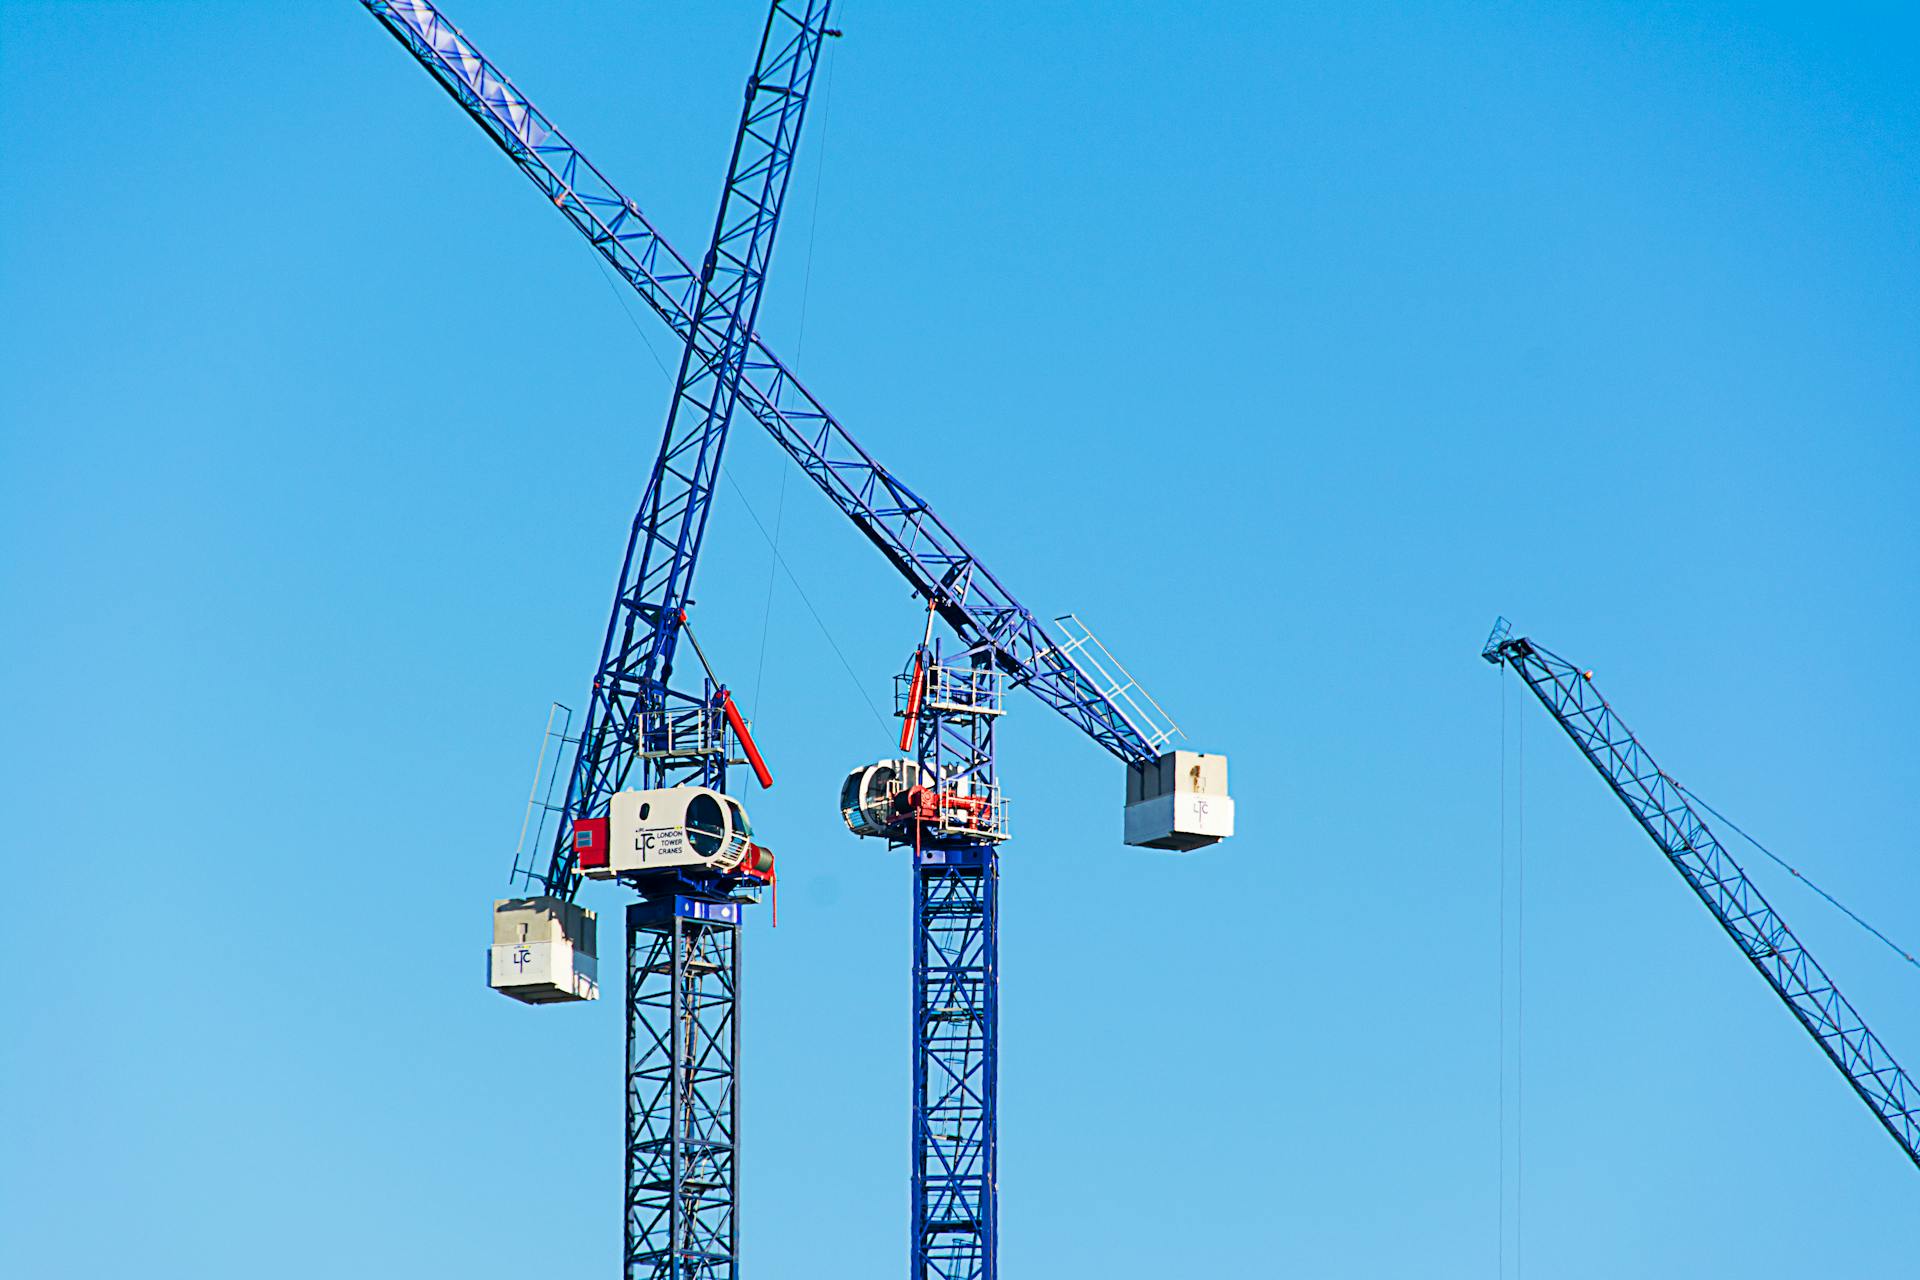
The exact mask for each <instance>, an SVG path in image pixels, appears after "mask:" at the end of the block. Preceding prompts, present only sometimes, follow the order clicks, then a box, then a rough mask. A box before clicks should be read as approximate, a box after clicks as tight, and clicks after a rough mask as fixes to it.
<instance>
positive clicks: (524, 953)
mask: <svg viewBox="0 0 1920 1280" xmlns="http://www.w3.org/2000/svg"><path fill="white" fill-rule="evenodd" d="M532 961H533V951H532V949H531V948H529V947H515V948H514V949H513V971H514V972H515V973H525V972H526V971H527V965H529V964H530V963H532Z"/></svg>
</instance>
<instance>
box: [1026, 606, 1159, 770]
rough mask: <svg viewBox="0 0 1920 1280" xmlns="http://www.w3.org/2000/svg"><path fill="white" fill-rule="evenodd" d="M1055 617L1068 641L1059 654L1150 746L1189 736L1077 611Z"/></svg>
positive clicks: (1156, 747)
mask: <svg viewBox="0 0 1920 1280" xmlns="http://www.w3.org/2000/svg"><path fill="white" fill-rule="evenodd" d="M1054 621H1055V622H1056V623H1058V624H1059V626H1060V631H1061V634H1062V635H1064V636H1065V637H1066V643H1065V644H1063V645H1061V646H1059V653H1060V656H1061V657H1063V658H1065V659H1066V660H1067V661H1068V662H1069V663H1070V664H1072V666H1073V669H1074V670H1075V671H1078V672H1079V673H1080V674H1081V675H1083V676H1085V677H1086V679H1087V683H1089V684H1091V685H1092V686H1093V687H1094V688H1096V689H1098V690H1099V691H1100V694H1101V696H1102V697H1104V698H1105V699H1106V700H1107V701H1108V702H1109V703H1110V704H1112V706H1113V709H1114V710H1115V711H1117V712H1119V714H1120V718H1121V719H1122V720H1125V721H1126V722H1127V723H1128V724H1130V725H1132V726H1133V728H1134V731H1135V732H1137V733H1138V734H1139V735H1140V736H1141V737H1142V738H1145V739H1146V740H1147V745H1148V746H1150V747H1152V748H1153V749H1154V750H1155V751H1158V750H1160V749H1161V748H1162V747H1164V746H1166V745H1167V743H1169V742H1171V741H1173V740H1174V739H1175V738H1184V737H1186V736H1187V735H1186V733H1185V732H1184V731H1183V730H1182V729H1181V728H1180V726H1179V725H1177V724H1175V723H1174V722H1173V717H1172V716H1170V715H1168V714H1167V713H1166V711H1165V710H1164V709H1163V708H1162V707H1161V706H1160V704H1159V703H1158V702H1155V701H1154V700H1153V695H1152V694H1150V693H1148V692H1147V691H1146V690H1145V689H1143V688H1141V687H1140V682H1139V681H1138V680H1136V679H1134V678H1133V673H1132V672H1130V671H1128V670H1127V669H1126V668H1125V667H1123V666H1121V665H1120V660H1119V659H1118V658H1116V657H1114V656H1113V654H1112V653H1110V652H1108V650H1107V646H1106V645H1104V644H1102V643H1100V638H1099V637H1098V636H1096V635H1094V634H1093V629H1092V628H1091V627H1089V626H1088V625H1087V624H1086V623H1084V622H1082V621H1080V618H1079V615H1078V614H1072V613H1063V614H1061V615H1060V616H1059V617H1057V618H1055V619H1054Z"/></svg>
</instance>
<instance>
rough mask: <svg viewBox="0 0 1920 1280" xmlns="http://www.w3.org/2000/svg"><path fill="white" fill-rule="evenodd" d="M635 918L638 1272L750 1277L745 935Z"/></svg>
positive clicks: (630, 1103)
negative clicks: (743, 1098) (744, 1236)
mask: <svg viewBox="0 0 1920 1280" xmlns="http://www.w3.org/2000/svg"><path fill="white" fill-rule="evenodd" d="M673 906H674V904H673V903H672V902H671V901H668V902H662V903H637V904H635V905H634V906H632V907H630V908H629V909H628V912H627V1192H626V1275H627V1276H628V1277H629V1278H630V1280H639V1278H640V1277H648V1278H650V1280H652V1278H658V1280H734V1277H736V1276H737V1275H738V1273H739V1254H740V1227H739V1220H738V1218H737V1217H736V1215H735V1212H734V1206H735V1205H736V1204H737V1203H738V1190H739V1186H738V1164H737V1155H738V1146H737V1143H736V1138H737V1135H738V1132H739V1095H738V1092H737V1090H736V1088H735V1079H736V1077H735V1069H736V1064H737V1062H738V1056H739V1048H740V1043H739V1026H740V1023H739V1018H738V1007H737V1005H738V994H739V984H740V937H739V928H738V926H737V925H735V924H731V923H712V922H707V921H700V920H690V919H687V918H686V917H685V916H683V915H681V914H679V912H677V911H674V910H673V909H672V908H673Z"/></svg>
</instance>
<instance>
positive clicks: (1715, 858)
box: [1481, 619, 1920, 1166]
mask: <svg viewBox="0 0 1920 1280" xmlns="http://www.w3.org/2000/svg"><path fill="white" fill-rule="evenodd" d="M1481 656H1483V657H1484V658H1486V660H1487V661H1488V662H1491V663H1493V664H1495V665H1496V666H1498V665H1503V664H1504V665H1505V666H1508V667H1511V668H1512V669H1513V671H1514V673H1515V674H1517V675H1518V676H1519V677H1520V678H1521V679H1522V680H1524V681H1526V683H1527V687H1528V688H1530V689H1532V690H1533V692H1534V694H1535V696H1537V697H1538V698H1539V699H1540V701H1541V703H1542V705H1544V706H1545V707H1546V709H1547V711H1548V712H1549V713H1550V714H1552V716H1553V718H1554V720H1555V721H1556V722H1557V723H1558V724H1559V725H1560V727H1561V728H1562V729H1564V730H1566V732H1567V736H1568V737H1570V738H1572V739H1573V742H1574V745H1575V746H1577V747H1579V748H1580V750H1581V753H1582V754H1584V755H1585V756H1586V757H1587V760H1588V761H1589V762H1590V763H1591V764H1592V765H1593V767H1594V768H1595V769H1596V770H1598V771H1599V774H1600V776H1601V777H1602V778H1604V779H1606V782H1607V785H1608V786H1609V787H1611V788H1612V789H1613V793H1614V794H1615V795H1616V796H1618V797H1619V798H1620V800H1621V802H1622V803H1623V804H1625V805H1626V806H1627V809H1628V811H1629V812H1630V813H1632V814H1633V816H1634V820H1635V821H1637V822H1638V823H1639V824H1640V826H1641V827H1642V828H1643V829H1644V830H1645V831H1646V833H1647V834H1648V835H1649V836H1651V837H1653V842H1654V843H1655V844H1656V845H1658V846H1660V851H1661V852H1662V853H1664V854H1666V855H1667V860H1668V861H1669V862H1671V863H1672V864H1673V866H1674V869H1675V870H1677V871H1678V872H1679V873H1680V875H1681V877H1682V878H1683V879H1685V880H1686V882H1687V884H1688V885H1689V886H1691V887H1692V889H1693V891H1694V893H1695V894H1697V895H1698V896H1699V898H1700V901H1702V902H1703V903H1705V904H1706V906H1707V910H1709V911H1711V912H1712V913H1713V917H1714V919H1716V920H1718V921H1719V922H1720V927H1721V928H1722V929H1724V930H1725V931H1726V933H1727V936H1728V937H1730V938H1732V939H1733V941H1734V942H1735V944H1737V945H1738V946H1739V948H1740V952H1741V954H1742V955H1744V956H1746V958H1747V960H1748V962H1749V963H1751V964H1752V965H1753V967H1754V968H1755V969H1757V970H1759V972H1760V975H1761V976H1762V977H1763V978H1765V979H1766V980H1767V985H1768V986H1770V987H1772V988H1773V990H1774V993H1775V994H1776V995H1778V996H1779V997H1780V999H1781V1001H1782V1002H1783V1003H1785V1005H1786V1006H1787V1008H1788V1009H1790V1010H1792V1012H1793V1016H1794V1017H1795V1018H1796V1019H1797V1020H1798V1021H1799V1023H1800V1025H1801V1026H1803V1027H1805V1028H1806V1030H1807V1033H1808V1034H1809V1035H1811V1036H1812V1037H1813V1039H1814V1042H1815V1043H1817V1044H1818V1045H1819V1046H1820V1048H1821V1050H1822V1051H1824V1052H1825V1053H1826V1055H1827V1057H1828V1058H1829V1059H1831V1060H1832V1062H1833V1065H1834V1066H1836V1067H1838V1068H1839V1069H1840V1072H1841V1074H1842V1075H1844V1076H1846V1078H1847V1082H1848V1083H1849V1084H1851V1085H1852V1086H1853V1090H1854V1092H1855V1093H1857V1094H1859V1095H1860V1099H1861V1101H1863V1102H1865V1103H1866V1104H1867V1106H1868V1107H1869V1108H1871V1109H1872V1111H1873V1113H1874V1115H1875V1116H1876V1117H1878V1118H1879V1120H1880V1123H1881V1124H1882V1125H1884V1126H1885V1127H1886V1130H1887V1132H1888V1133H1890V1134H1892V1135H1893V1140H1894V1141H1895V1142H1897V1143H1899V1144H1900V1148H1901V1150H1902V1151H1904V1152H1906V1154H1907V1158H1908V1159H1909V1160H1911V1161H1913V1163H1914V1164H1915V1165H1916V1166H1920V1086H1916V1084H1915V1083H1914V1080H1913V1078H1912V1077H1911V1076H1909V1075H1908V1074H1907V1073H1906V1072H1905V1071H1904V1070H1902V1069H1901V1067H1900V1064H1899V1063H1897V1062H1895V1061H1894V1060H1893V1055H1892V1054H1890V1053H1889V1052H1888V1051H1887V1047H1886V1046H1885V1045H1884V1044H1882V1043H1880V1039H1879V1037H1878V1036H1876V1035H1874V1033H1873V1032H1872V1031H1871V1030H1869V1029H1868V1027H1867V1025H1866V1022H1865V1021H1864V1020H1863V1019H1862V1018H1861V1017H1860V1014H1859V1013H1858V1011H1856V1010H1855V1009H1854V1007H1853V1006H1852V1005H1851V1004H1849V1003H1848V1002H1847V999H1846V997H1845V996H1843V995H1841V994H1840V989H1839V988H1838V987H1836V986H1835V985H1834V984H1833V980H1832V979H1831V978H1829V977H1828V976H1827V974H1826V971H1825V970H1824V969H1822V968H1821V967H1820V966H1819V964H1818V963H1816V962H1815V960H1814V958H1813V956H1812V955H1810V954H1809V953H1808V952H1807V949H1806V948H1805V947H1804V946H1802V945H1801V944H1800V940H1799V939H1798V938H1797V937H1795V936H1794V934H1793V932H1792V930H1790V929H1788V928H1787V925H1786V922H1785V921H1784V920H1782V919H1781V918H1780V916H1779V915H1778V913H1776V912H1775V911H1774V909H1773V908H1772V906H1770V905H1769V904H1768V902H1767V900H1766V899H1765V898H1764V897H1763V896H1761V893H1760V890H1759V889H1758V888H1757V887H1756V886H1755V885H1754V884H1753V882H1752V881H1751V880H1749V879H1748V878H1747V874H1746V872H1744V871H1743V870H1741V868H1740V865H1739V864H1738V863H1737V862H1735V861H1734V859H1733V855H1732V854H1730V853H1729V852H1728V851H1727V849H1726V847H1725V846H1724V845H1722V844H1721V843H1720V841H1719V839H1718V838H1717V837H1716V836H1715V835H1714V834H1713V831H1712V830H1711V829H1710V828H1709V827H1708V826H1707V824H1706V822H1705V820H1704V819H1703V818H1702V817H1701V816H1700V814H1699V812H1698V811H1696V810H1695V809H1694V807H1693V805H1692V804H1691V803H1689V802H1688V800H1687V797H1686V796H1685V794H1683V792H1682V791H1681V789H1680V786H1679V784H1678V783H1676V782H1674V780H1673V779H1672V778H1671V777H1669V776H1668V775H1667V774H1666V773H1665V772H1663V771H1662V770H1661V768H1660V766H1659V765H1657V764H1655V763H1654V760H1653V757H1652V756H1651V755H1649V754H1648V753H1647V749H1646V748H1645V747H1644V746H1642V745H1641V744H1640V740H1639V739H1638V738H1636V737H1634V735H1633V733H1632V731H1631V730H1629V729H1628V728H1627V726H1626V725H1625V723H1623V722H1622V721H1621V719H1620V717H1619V716H1618V715H1617V714H1616V713H1615V712H1614V710H1613V708H1612V707H1611V706H1609V705H1608V703H1607V701H1606V699H1605V698H1603V697H1601V696H1600V694H1599V691H1598V690H1596V689H1595V688H1594V687H1593V682H1592V680H1591V679H1590V673H1587V672H1584V671H1582V670H1581V669H1580V668H1578V667H1576V666H1574V665H1573V664H1572V663H1570V662H1568V661H1566V660H1565V659H1564V658H1561V657H1559V656H1558V655H1556V654H1553V653H1551V652H1549V651H1547V650H1546V649H1543V648H1541V647H1540V646H1539V645H1537V644H1535V643H1534V642H1533V641H1531V640H1528V639H1526V638H1525V637H1515V636H1513V635H1512V633H1511V628H1510V627H1509V625H1508V624H1507V622H1506V620H1505V619H1501V620H1500V621H1499V622H1498V623H1496V624H1495V626H1494V630H1493V634H1492V635H1491V636H1490V637H1489V638H1488V640H1487V643H1486V646H1485V647H1484V649H1483V650H1482V653H1481Z"/></svg>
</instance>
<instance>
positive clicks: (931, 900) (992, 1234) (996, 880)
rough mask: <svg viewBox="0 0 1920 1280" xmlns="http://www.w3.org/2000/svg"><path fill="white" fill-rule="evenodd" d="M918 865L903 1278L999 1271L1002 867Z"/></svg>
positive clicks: (984, 1277) (968, 861)
mask: <svg viewBox="0 0 1920 1280" xmlns="http://www.w3.org/2000/svg"><path fill="white" fill-rule="evenodd" d="M922 856H923V857H939V858H942V859H943V860H946V861H945V863H944V865H927V864H925V863H923V864H922V865H920V866H919V867H917V868H916V869H915V875H914V900H913V906H914V915H915V919H916V920H917V921H918V926H919V927H918V929H917V931H916V932H917V942H918V945H917V953H916V955H915V956H914V966H913V999H914V1015H915V1020H914V1055H913V1062H914V1075H913V1147H914V1168H913V1240H912V1248H913V1251H914V1256H913V1263H912V1269H911V1271H910V1273H909V1274H911V1275H913V1276H915V1277H922V1278H924V1280H974V1278H975V1277H978V1278H979V1280H991V1277H993V1276H994V1275H995V1274H997V1271H998V1268H997V1265H996V1257H997V1254H998V1249H997V1247H996V1246H997V1235H998V1232H997V1229H996V1228H997V1225H998V1224H997V1222H996V1220H995V1219H996V1216H997V1212H998V1196H997V1194H996V1191H997V1188H996V1185H995V1184H996V1181H997V1162H996V1144H995V1131H996V1127H997V1126H996V1123H995V1121H996V1117H995V1114H994V1112H995V1085H996V1079H995V1077H996V1074H997V1070H998V1056H999V1036H998V1027H997V1022H998V1007H997V1006H998V999H997V993H998V989H999V975H998V969H999V946H998V935H999V914H998V907H999V895H1000V861H999V859H998V858H997V857H996V856H995V854H994V850H993V848H992V847H991V846H988V847H986V848H984V849H981V850H977V851H974V852H973V853H972V855H971V856H969V855H968V854H966V853H962V852H959V851H947V852H942V853H927V854H923V855H922Z"/></svg>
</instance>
